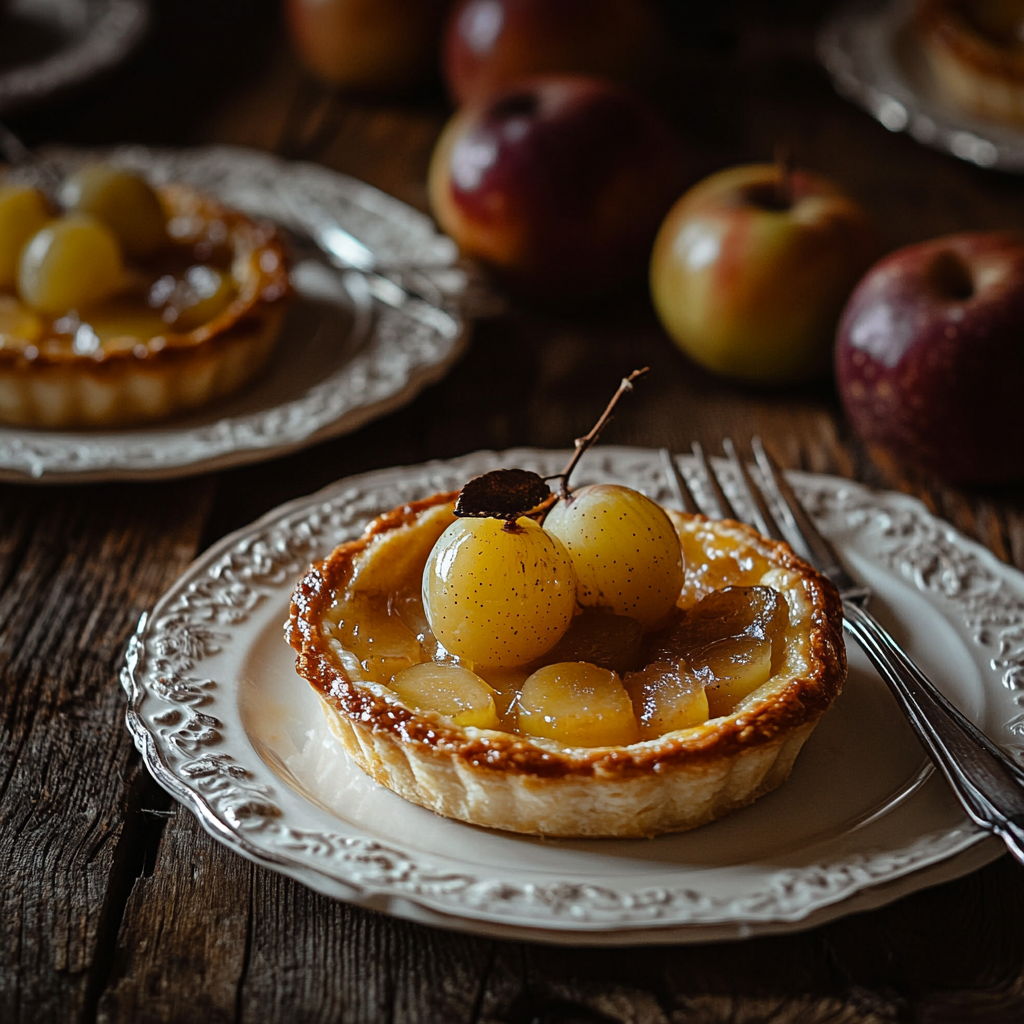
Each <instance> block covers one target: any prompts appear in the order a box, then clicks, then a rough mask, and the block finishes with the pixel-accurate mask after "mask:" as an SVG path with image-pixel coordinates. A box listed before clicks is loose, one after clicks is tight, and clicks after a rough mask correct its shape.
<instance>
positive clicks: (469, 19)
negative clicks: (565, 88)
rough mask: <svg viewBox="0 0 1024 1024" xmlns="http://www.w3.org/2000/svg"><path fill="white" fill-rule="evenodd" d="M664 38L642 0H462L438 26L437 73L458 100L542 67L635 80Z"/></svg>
mask: <svg viewBox="0 0 1024 1024" xmlns="http://www.w3.org/2000/svg"><path fill="white" fill-rule="evenodd" d="M663 39H664V33H663V32H660V31H659V28H658V23H657V20H656V18H655V16H654V13H653V11H652V10H651V8H650V6H649V5H648V3H647V2H646V0H461V3H459V4H458V5H457V6H456V7H455V10H454V11H453V12H452V16H451V18H450V19H449V21H448V27H447V29H446V30H445V36H444V51H443V70H444V77H445V81H446V82H447V83H448V91H449V92H450V93H451V96H452V98H453V99H454V100H455V102H456V103H459V104H462V103H469V102H473V101H479V100H482V99H484V98H485V97H486V96H488V95H490V94H492V93H494V92H496V91H497V90H498V89H500V88H503V87H504V86H506V85H509V84H510V83H511V82H513V81H515V80H516V79H519V78H522V77H524V76H526V75H533V74H542V73H546V72H556V73H562V74H566V73H572V74H591V75H602V76H606V77H608V78H614V79H617V80H620V81H624V82H631V83H633V84H639V83H640V82H642V81H643V80H645V79H646V78H649V77H650V71H651V68H652V63H654V62H656V58H657V55H658V54H660V52H661V47H662V41H663Z"/></svg>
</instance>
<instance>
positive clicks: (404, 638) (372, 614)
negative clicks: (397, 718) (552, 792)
mask: <svg viewBox="0 0 1024 1024" xmlns="http://www.w3.org/2000/svg"><path fill="white" fill-rule="evenodd" d="M728 557H729V559H730V560H732V561H733V564H734V565H735V564H736V563H737V561H748V562H749V561H750V560H751V559H750V558H747V557H746V556H743V555H742V553H741V552H739V551H734V552H733V553H732V554H729V555H728ZM764 568H765V569H766V568H767V563H766V562H765V563H764ZM758 570H760V571H761V572H763V571H764V570H763V569H761V567H760V566H759V565H756V566H755V565H750V566H749V567H748V571H747V574H746V577H745V578H751V575H752V574H753V573H756V572H757V571H758ZM732 578H733V579H736V578H737V574H736V573H735V572H734V573H733V574H732ZM740 578H744V577H740ZM696 592H699V591H696ZM324 625H325V628H326V630H327V632H328V635H329V636H331V637H333V638H334V639H335V640H336V641H338V643H339V644H340V645H341V646H342V647H343V648H344V649H345V650H346V651H349V652H351V654H353V655H354V656H355V657H356V658H357V659H358V660H359V663H360V666H361V669H362V672H363V674H364V678H365V679H366V680H367V681H370V682H374V683H379V684H382V685H384V686H386V687H388V688H389V689H390V690H391V691H393V692H394V694H395V695H396V696H397V697H398V699H399V700H400V701H401V703H403V704H404V705H406V706H407V707H410V708H412V709H414V710H419V711H436V712H438V713H440V714H442V715H445V716H446V717H448V718H450V719H452V721H453V722H455V723H456V724H457V725H462V726H471V725H472V726H477V727H478V728H501V729H503V730H505V731H508V732H514V733H523V734H527V735H531V736H539V737H546V738H548V739H551V740H555V741H556V742H558V743H561V744H564V745H566V746H582V747H589V746H606V745H625V744H629V743H634V742H636V741H637V740H648V739H656V738H657V737H659V736H662V735H664V734H665V733H667V732H673V731H675V730H677V729H687V728H692V727H694V726H700V725H702V724H703V723H704V722H706V721H708V719H709V718H716V717H720V716H723V715H729V714H732V713H733V711H735V710H736V708H737V706H738V704H739V703H740V702H741V701H742V700H744V699H745V698H746V697H748V696H749V695H750V694H751V693H753V692H754V691H755V690H757V689H758V688H759V687H761V686H762V685H764V684H765V683H766V682H768V680H769V679H770V678H771V677H772V676H773V675H775V674H776V673H777V672H778V671H779V670H780V668H781V667H782V663H783V660H784V655H785V647H786V645H785V637H786V632H787V628H788V626H789V606H788V604H787V601H786V598H785V596H784V595H782V594H780V593H779V592H778V591H776V590H774V589H773V588H772V587H770V586H764V585H748V586H727V587H724V588H722V589H720V590H713V591H711V592H710V593H705V594H704V595H703V596H701V597H700V598H699V599H698V600H696V602H695V603H693V604H692V605H691V606H690V607H689V608H687V609H685V610H684V609H682V608H676V609H675V611H674V613H673V616H672V618H671V620H670V622H669V624H668V625H667V626H666V627H664V628H663V629H660V630H658V631H657V632H654V633H648V634H646V635H645V634H644V632H643V629H642V627H641V625H640V623H639V622H638V621H637V620H635V619H632V618H630V617H628V616H624V615H616V614H613V613H612V612H610V611H603V610H592V609H587V610H577V614H576V615H575V616H574V618H573V620H572V623H571V624H570V626H569V629H568V630H567V631H566V632H565V634H564V635H563V636H562V638H561V639H560V640H559V641H558V642H557V643H556V644H555V645H554V646H553V647H552V648H551V649H550V650H549V651H548V652H547V653H546V654H545V655H543V656H542V657H539V658H536V659H535V660H533V661H532V662H530V663H529V664H526V665H522V666H513V667H490V666H486V667H485V666H480V665H477V664H475V663H474V662H472V661H471V660H469V659H466V658H459V657H457V656H456V655H454V654H452V653H451V652H450V651H448V650H447V649H446V648H445V647H444V646H443V645H442V644H440V643H439V642H438V640H437V639H436V637H435V636H434V634H433V632H432V631H431V628H430V625H429V622H428V620H427V615H426V613H425V611H424V608H423V602H422V597H421V594H420V593H419V592H417V590H416V589H415V585H414V583H413V582H411V581H410V582H409V584H408V585H406V586H404V587H403V588H401V589H399V590H395V591H392V592H391V593H388V594H384V593H381V592H380V591H372V592H364V591H355V592H353V590H352V588H350V589H349V590H348V591H347V592H344V593H342V594H341V595H340V596H339V598H338V599H337V600H336V601H335V603H334V605H333V606H332V608H331V611H330V612H329V613H328V616H327V618H326V620H325V623H324Z"/></svg>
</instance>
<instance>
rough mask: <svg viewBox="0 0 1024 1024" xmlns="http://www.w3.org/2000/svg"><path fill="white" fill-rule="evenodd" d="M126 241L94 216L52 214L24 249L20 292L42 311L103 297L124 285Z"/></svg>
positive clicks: (56, 311) (53, 312) (73, 306)
mask: <svg viewBox="0 0 1024 1024" xmlns="http://www.w3.org/2000/svg"><path fill="white" fill-rule="evenodd" d="M123 272H124V263H123V260H122V258H121V247H120V246H119V245H118V243H117V239H116V238H115V237H114V234H113V232H112V231H111V230H110V228H108V227H107V226H106V225H105V224H101V223H100V222H99V221H98V220H96V219H95V218H94V217H86V216H84V215H81V214H78V215H75V216H73V217H60V218H58V219H57V220H52V221H50V222H49V224H47V225H46V227H44V228H43V229H42V230H41V231H37V232H36V233H35V234H34V235H33V236H32V238H30V239H29V241H28V244H27V245H26V246H25V247H24V248H23V249H22V250H21V257H20V259H19V261H18V292H19V293H20V295H21V297H22V299H24V301H25V302H27V303H28V304H29V305H30V306H32V307H33V308H34V309H37V310H38V311H39V312H40V313H46V314H48V315H50V316H59V315H60V314H62V313H66V312H68V311H69V310H72V309H81V308H82V307H83V306H88V305H92V304H94V303H97V302H102V301H103V300H104V299H106V298H109V296H110V295H112V294H113V293H114V292H115V291H117V289H118V288H119V287H120V285H121V282H122V277H123Z"/></svg>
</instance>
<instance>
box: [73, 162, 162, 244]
mask: <svg viewBox="0 0 1024 1024" xmlns="http://www.w3.org/2000/svg"><path fill="white" fill-rule="evenodd" d="M60 201H61V205H62V206H63V207H64V209H65V210H66V211H67V212H68V213H72V214H74V213H84V214H89V215H90V216H93V217H95V218H96V219H97V220H100V221H102V222H103V223H104V224H106V225H107V227H109V228H110V230H111V231H113V232H114V234H115V235H116V236H117V240H118V241H119V242H120V243H121V248H122V249H123V250H124V252H125V253H126V254H127V255H128V256H130V257H133V258H136V259H144V258H146V257H148V256H152V255H153V254H154V253H156V252H159V250H160V249H162V248H163V247H164V246H165V245H166V244H167V228H166V217H165V216H164V210H163V207H162V206H161V205H160V200H159V199H158V198H157V194H156V193H155V192H154V191H153V189H152V188H151V187H150V185H149V183H148V182H147V181H146V180H145V179H144V178H142V177H140V176H139V175H138V174H133V173H132V172H131V171H128V170H125V169H124V168H122V167H114V166H112V165H111V164H86V165H85V166H84V167H81V168H79V170H77V171H75V172H74V173H73V174H71V175H69V176H68V177H67V178H66V179H65V180H64V182H63V184H62V185H61V189H60Z"/></svg>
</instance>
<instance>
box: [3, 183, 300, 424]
mask: <svg viewBox="0 0 1024 1024" xmlns="http://www.w3.org/2000/svg"><path fill="white" fill-rule="evenodd" d="M58 199H59V206H60V207H61V208H62V210H63V212H62V214H61V215H60V216H55V214H54V209H53V204H52V202H51V198H50V197H48V196H46V195H44V194H43V193H42V192H40V191H39V190H37V189H34V188H28V187H23V186H18V185H7V186H3V185H0V422H5V423H11V424H17V425H20V426H29V427H51V428H62V427H71V428H79V427H119V426H125V425H131V424H138V423H145V422H149V421H154V420H160V419H164V418H166V417H168V416H172V415H174V414H176V413H180V412H185V411H187V410H191V409H195V408H198V407H200V406H203V405H206V404H207V403H209V402H211V401H214V400H215V399H218V398H221V397H223V396H225V395H228V394H230V393H232V392H234V391H236V390H238V389H239V388H240V387H242V386H243V385H244V384H245V383H246V382H248V381H249V380H250V379H252V378H253V377H254V376H255V375H256V374H257V373H258V372H259V371H260V370H261V369H262V368H263V367H264V366H265V364H266V362H267V360H268V358H269V356H270V353H271V351H272V349H273V346H274V343H275V341H276V339H277V334H278V331H279V329H280V325H281V321H282V317H283V315H284V311H285V306H286V301H285V300H286V299H287V297H288V295H289V284H288V272H287V267H286V261H285V252H284V248H283V246H282V243H281V241H280V240H279V239H278V238H277V237H276V235H275V233H274V231H273V229H272V228H268V227H266V226H265V225H262V224H257V223H256V222H255V221H253V220H252V219H251V218H249V217H247V216H245V215H244V214H242V213H240V212H238V211H237V210H230V209H227V208H226V207H224V206H223V205H221V204H220V203H219V202H217V201H216V200H215V199H213V198H211V197H210V196H207V195H204V194H202V193H199V192H197V191H195V190H193V189H191V188H189V187H187V186H184V185H167V186H164V187H161V188H159V189H156V190H154V189H153V188H151V187H150V186H149V184H148V183H146V182H145V181H144V180H143V179H142V178H140V177H138V176H137V175H134V174H131V173H130V172H127V171H124V170H121V169H118V168H114V167H109V166H106V165H97V164H93V165H87V166H85V167H83V168H82V169H81V170H79V171H77V172H76V173H75V174H73V175H72V176H70V177H69V178H68V179H66V180H65V181H64V182H63V183H62V185H61V187H60V190H59V193H58Z"/></svg>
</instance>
